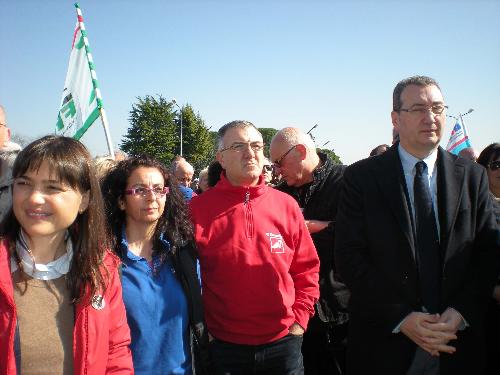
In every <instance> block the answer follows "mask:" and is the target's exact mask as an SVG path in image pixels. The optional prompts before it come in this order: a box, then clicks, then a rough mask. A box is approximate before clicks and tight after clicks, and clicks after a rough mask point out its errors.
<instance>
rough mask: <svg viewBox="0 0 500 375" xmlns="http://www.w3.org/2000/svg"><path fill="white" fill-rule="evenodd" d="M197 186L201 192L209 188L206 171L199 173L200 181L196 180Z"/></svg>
mask: <svg viewBox="0 0 500 375" xmlns="http://www.w3.org/2000/svg"><path fill="white" fill-rule="evenodd" d="M198 187H199V188H200V190H201V191H202V192H204V191H207V190H208V189H209V186H208V173H204V174H202V175H200V181H199V182H198Z"/></svg>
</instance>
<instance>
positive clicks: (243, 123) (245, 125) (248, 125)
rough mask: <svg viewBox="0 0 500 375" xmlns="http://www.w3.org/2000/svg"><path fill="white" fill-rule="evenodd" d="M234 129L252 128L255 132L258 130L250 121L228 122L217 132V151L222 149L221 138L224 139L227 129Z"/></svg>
mask: <svg viewBox="0 0 500 375" xmlns="http://www.w3.org/2000/svg"><path fill="white" fill-rule="evenodd" d="M234 128H254V129H255V130H257V131H259V129H257V127H256V126H255V125H254V124H252V123H251V122H250V121H245V120H235V121H231V122H228V123H227V124H225V125H223V126H222V127H221V128H220V129H219V130H218V131H217V149H219V150H220V149H222V147H223V146H224V145H223V143H222V138H224V135H225V134H226V133H227V131H228V130H229V129H234ZM259 134H260V132H259Z"/></svg>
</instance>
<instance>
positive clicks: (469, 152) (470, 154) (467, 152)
mask: <svg viewBox="0 0 500 375" xmlns="http://www.w3.org/2000/svg"><path fill="white" fill-rule="evenodd" d="M458 156H460V157H461V158H464V159H469V160H472V161H476V160H477V157H478V156H479V155H478V153H477V151H476V150H474V149H473V148H472V147H467V148H464V149H463V150H461V151H460V152H459V153H458Z"/></svg>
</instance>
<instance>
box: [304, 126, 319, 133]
mask: <svg viewBox="0 0 500 375" xmlns="http://www.w3.org/2000/svg"><path fill="white" fill-rule="evenodd" d="M317 127H318V124H316V125H314V126H313V127H312V128H311V129H309V131H308V132H307V133H306V134H309V135H311V132H312V131H313V130H314V129H316V128H317Z"/></svg>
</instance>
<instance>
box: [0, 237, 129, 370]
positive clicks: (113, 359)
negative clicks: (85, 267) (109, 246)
mask: <svg viewBox="0 0 500 375" xmlns="http://www.w3.org/2000/svg"><path fill="white" fill-rule="evenodd" d="M104 264H105V265H106V268H107V270H108V272H109V275H110V279H109V282H108V287H107V289H106V292H105V293H104V307H103V308H102V309H100V310H98V309H96V308H94V307H92V306H91V305H87V304H83V303H80V304H77V305H76V306H75V326H74V330H73V363H74V374H75V375H83V374H89V375H90V374H123V375H125V374H133V373H134V369H133V365H132V355H131V353H130V349H129V344H130V331H129V328H128V324H127V316H126V313H125V306H124V305H123V300H122V287H121V283H120V277H119V275H118V270H117V267H118V265H119V260H118V258H117V257H116V256H114V255H113V254H111V253H109V252H108V253H107V254H106V256H105V258H104ZM13 293H14V291H13V284H12V276H11V269H10V255H9V253H8V251H7V241H2V242H1V243H0V374H2V375H15V374H16V373H17V372H16V358H15V354H14V338H15V331H16V306H15V302H14V294H13ZM84 300H86V299H84ZM21 355H22V354H21Z"/></svg>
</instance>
